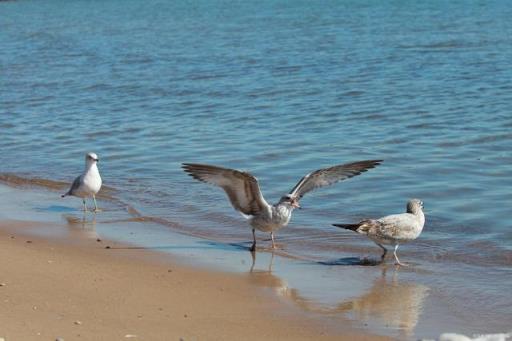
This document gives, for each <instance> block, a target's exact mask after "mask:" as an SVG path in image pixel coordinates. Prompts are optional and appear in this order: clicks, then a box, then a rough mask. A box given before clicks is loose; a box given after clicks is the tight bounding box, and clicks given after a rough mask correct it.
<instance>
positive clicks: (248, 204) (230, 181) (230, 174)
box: [182, 160, 382, 251]
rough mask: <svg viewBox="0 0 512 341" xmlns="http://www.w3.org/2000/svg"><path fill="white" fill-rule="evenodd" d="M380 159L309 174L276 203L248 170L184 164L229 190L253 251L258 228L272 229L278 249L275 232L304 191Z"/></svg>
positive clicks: (199, 176)
mask: <svg viewBox="0 0 512 341" xmlns="http://www.w3.org/2000/svg"><path fill="white" fill-rule="evenodd" d="M381 162H382V160H367V161H359V162H353V163H347V164H344V165H337V166H333V167H330V168H324V169H319V170H317V171H314V172H312V173H309V174H307V175H306V176H304V177H303V178H302V179H301V180H300V181H299V182H298V183H297V184H296V185H295V187H293V189H292V190H291V191H290V193H288V194H287V195H285V196H283V197H282V198H281V200H279V202H278V203H277V204H275V205H269V204H268V203H267V202H266V200H265V199H264V198H263V195H262V193H261V191H260V187H259V185H258V180H257V179H256V178H255V177H254V176H252V175H251V174H249V173H247V172H242V171H239V170H236V169H229V168H221V167H217V166H210V165H202V164H194V163H184V164H183V166H182V167H183V169H184V170H185V172H187V173H188V174H189V175H190V176H192V177H193V178H194V179H197V180H199V181H203V182H206V183H209V184H212V185H217V186H219V187H221V188H222V189H223V190H224V191H225V192H226V194H227V195H228V197H229V201H230V202H231V205H233V207H234V208H235V209H236V210H237V211H239V212H240V213H241V214H242V215H243V216H244V217H245V218H247V219H248V220H249V224H250V225H251V227H252V237H253V244H252V246H251V248H250V250H251V251H254V250H255V249H256V234H255V230H260V231H263V232H270V237H271V238H272V248H275V244H274V231H277V230H279V229H280V228H282V227H284V226H286V225H288V222H289V221H290V218H291V214H292V211H293V210H294V209H295V208H300V205H299V200H300V199H301V198H302V196H303V195H304V194H306V193H307V192H310V191H312V190H314V189H316V188H319V187H324V186H328V185H332V184H334V183H336V182H339V181H341V180H345V179H348V178H351V177H353V176H356V175H359V174H361V173H363V172H366V171H367V170H368V169H370V168H374V167H375V166H377V165H379V164H380V163H381Z"/></svg>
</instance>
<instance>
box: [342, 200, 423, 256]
mask: <svg viewBox="0 0 512 341" xmlns="http://www.w3.org/2000/svg"><path fill="white" fill-rule="evenodd" d="M423 225H425V214H424V213H423V202H422V201H421V200H419V199H411V200H409V202H407V212H406V213H402V214H393V215H388V216H385V217H383V218H380V219H375V220H374V219H367V220H362V221H360V222H359V223H357V224H333V226H336V227H341V228H344V229H347V230H352V231H355V232H357V233H359V234H364V235H366V236H368V238H370V239H371V240H373V242H374V243H375V244H377V245H378V246H380V247H381V248H382V249H383V250H384V253H383V254H382V257H381V258H382V260H384V257H386V253H387V252H388V250H387V249H386V248H385V247H384V246H382V244H387V245H394V246H395V251H394V252H393V255H394V256H395V259H396V264H398V265H406V264H403V263H400V260H399V259H398V256H397V255H396V250H398V245H400V244H403V243H406V242H409V241H411V240H414V239H416V238H418V237H419V235H420V234H421V231H422V230H423Z"/></svg>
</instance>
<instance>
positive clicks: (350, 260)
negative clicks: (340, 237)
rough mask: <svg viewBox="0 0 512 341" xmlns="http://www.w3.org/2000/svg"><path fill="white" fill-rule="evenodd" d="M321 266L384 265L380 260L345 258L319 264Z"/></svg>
mask: <svg viewBox="0 0 512 341" xmlns="http://www.w3.org/2000/svg"><path fill="white" fill-rule="evenodd" d="M317 263H318V264H320V265H345V266H348V265H356V266H377V265H380V264H382V263H383V261H381V260H380V259H371V258H359V257H344V258H338V259H332V260H326V261H319V262H317Z"/></svg>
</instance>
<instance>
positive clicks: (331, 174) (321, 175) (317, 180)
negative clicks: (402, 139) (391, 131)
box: [289, 160, 382, 199]
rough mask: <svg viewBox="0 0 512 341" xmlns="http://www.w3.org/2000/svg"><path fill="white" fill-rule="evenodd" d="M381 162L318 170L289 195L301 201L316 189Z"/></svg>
mask: <svg viewBox="0 0 512 341" xmlns="http://www.w3.org/2000/svg"><path fill="white" fill-rule="evenodd" d="M381 162H382V160H366V161H358V162H352V163H347V164H344V165H337V166H333V167H329V168H323V169H319V170H316V171H314V172H312V173H309V174H307V175H306V176H304V177H303V178H302V179H300V181H299V182H298V183H297V184H296V185H295V187H293V188H292V190H291V191H290V193H289V195H290V196H292V197H294V198H297V199H300V198H302V196H303V195H304V194H306V193H308V192H310V191H312V190H314V189H317V188H320V187H324V186H329V185H332V184H335V183H337V182H339V181H342V180H345V179H348V178H351V177H353V176H356V175H359V174H361V173H363V172H366V171H367V170H368V169H370V168H374V167H376V166H377V165H379V164H380V163H381Z"/></svg>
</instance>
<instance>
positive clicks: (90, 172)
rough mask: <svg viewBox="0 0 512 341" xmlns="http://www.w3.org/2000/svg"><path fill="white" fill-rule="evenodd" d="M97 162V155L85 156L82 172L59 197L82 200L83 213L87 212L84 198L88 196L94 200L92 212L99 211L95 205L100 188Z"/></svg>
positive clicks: (88, 154) (89, 154)
mask: <svg viewBox="0 0 512 341" xmlns="http://www.w3.org/2000/svg"><path fill="white" fill-rule="evenodd" d="M98 161H99V159H98V155H96V154H95V153H87V154H85V169H84V172H83V173H82V174H81V175H80V176H78V177H77V178H76V179H75V181H73V183H72V184H71V188H70V189H69V191H67V192H66V193H64V194H62V195H61V197H63V198H64V197H65V196H68V195H72V196H75V197H79V198H82V200H83V204H84V211H87V204H86V203H85V198H86V197H90V196H92V199H93V200H94V211H95V212H97V211H99V209H98V205H97V204H96V194H97V193H98V192H99V190H100V188H101V176H100V171H99V170H98V166H97V163H98Z"/></svg>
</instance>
